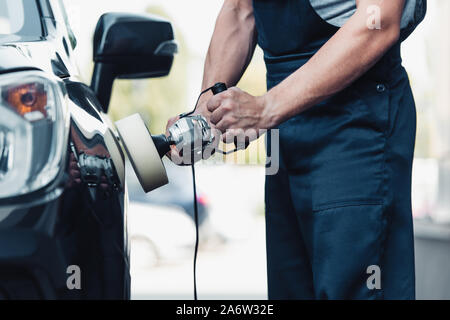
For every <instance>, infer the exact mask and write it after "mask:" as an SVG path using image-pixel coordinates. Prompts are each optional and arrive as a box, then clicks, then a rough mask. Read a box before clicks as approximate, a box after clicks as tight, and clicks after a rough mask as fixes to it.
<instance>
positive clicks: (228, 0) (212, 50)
mask: <svg viewBox="0 0 450 320" xmlns="http://www.w3.org/2000/svg"><path fill="white" fill-rule="evenodd" d="M255 47H256V28H255V18H254V16H253V4H252V0H225V1H224V4H223V6H222V9H221V10H220V13H219V15H218V17H217V20H216V26H215V28H214V33H213V35H212V38H211V42H210V45H209V49H208V53H207V56H206V62H205V67H204V71H203V83H202V91H203V90H205V89H206V88H209V87H211V86H213V85H214V84H215V83H217V82H225V83H226V84H227V86H228V87H232V86H235V85H236V84H237V83H238V81H239V80H240V78H241V77H242V75H243V74H244V71H245V69H247V66H248V64H249V63H250V60H251V59H252V56H253V53H254V51H255ZM211 96H212V93H211V92H207V93H205V94H203V95H202V96H201V97H200V100H199V103H198V106H197V110H196V112H195V113H196V114H202V115H203V116H205V117H206V118H207V119H209V116H210V112H209V111H208V109H207V108H206V103H207V102H208V100H209V99H210V98H211ZM178 119H179V117H178V116H176V117H173V118H171V119H169V121H168V122H167V126H166V134H168V132H167V129H168V128H169V127H170V126H172V125H173V124H174V123H175V122H176V121H177V120H178ZM217 143H218V141H217ZM169 156H170V157H171V158H172V159H175V158H177V157H178V152H177V150H176V148H175V146H172V150H171V152H170V153H169Z"/></svg>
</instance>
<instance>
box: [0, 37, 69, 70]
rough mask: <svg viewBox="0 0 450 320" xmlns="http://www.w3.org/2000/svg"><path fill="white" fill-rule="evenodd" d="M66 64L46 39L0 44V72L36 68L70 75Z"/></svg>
mask: <svg viewBox="0 0 450 320" xmlns="http://www.w3.org/2000/svg"><path fill="white" fill-rule="evenodd" d="M66 65H67V64H66V63H64V61H63V59H62V58H61V56H60V55H59V54H58V53H57V50H56V49H55V48H54V46H53V44H52V43H51V42H48V41H36V42H24V43H20V42H19V43H10V44H5V43H3V44H1V45H0V73H6V72H13V71H19V70H32V69H37V70H42V71H45V72H46V73H52V74H54V75H55V76H58V77H60V78H63V77H67V76H69V75H70V72H69V70H68V69H67V67H66Z"/></svg>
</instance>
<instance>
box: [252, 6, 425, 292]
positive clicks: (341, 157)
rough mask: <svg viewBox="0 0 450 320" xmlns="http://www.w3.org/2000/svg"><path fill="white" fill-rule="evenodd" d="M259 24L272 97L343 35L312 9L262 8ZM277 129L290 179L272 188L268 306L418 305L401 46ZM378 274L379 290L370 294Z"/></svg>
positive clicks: (407, 93)
mask: <svg viewBox="0 0 450 320" xmlns="http://www.w3.org/2000/svg"><path fill="white" fill-rule="evenodd" d="M254 14H255V19H256V27H257V31H258V43H259V45H260V46H261V48H262V49H263V50H264V56H265V62H266V66H267V86H268V88H269V89H270V88H271V87H273V86H275V85H277V84H278V83H279V82H281V81H282V80H283V79H285V78H286V77H288V76H289V75H290V74H291V73H293V72H295V71H296V70H297V69H298V68H300V67H301V66H302V65H303V64H305V63H306V62H307V61H308V59H309V58H311V56H312V55H314V53H315V52H317V51H318V50H319V48H320V47H321V46H322V45H323V44H324V43H325V42H326V41H327V40H328V39H329V38H330V37H331V36H333V34H334V33H335V32H336V31H337V30H338V29H337V28H336V27H334V26H332V25H330V24H328V23H327V22H326V21H324V20H322V19H321V18H320V17H319V16H318V15H317V14H316V12H315V11H314V9H313V8H312V7H311V5H310V2H309V0H254ZM329 72H330V73H332V72H335V70H329ZM278 129H279V130H280V131H279V133H280V170H279V172H278V173H277V174H276V175H272V176H267V178H266V224H267V226H266V228H267V267H268V287H269V298H270V299H414V297H415V285H414V244H413V227H412V215H411V170H412V160H413V150H414V143H415V129H416V111H415V104H414V99H413V96H412V93H411V89H410V85H409V81H408V77H407V74H406V71H405V70H404V68H403V67H402V65H401V57H400V43H398V44H397V45H395V46H394V47H393V48H392V49H391V50H390V51H389V52H388V53H387V54H386V55H385V56H384V58H382V59H381V60H380V61H379V62H378V63H377V64H376V66H375V67H373V68H372V69H371V70H370V71H369V72H367V74H365V75H364V76H363V77H361V78H360V79H359V80H357V81H356V82H355V83H354V84H353V85H351V86H350V87H349V88H347V89H345V90H343V91H342V92H340V93H339V94H336V95H335V96H333V97H332V98H329V99H327V100H326V101H324V102H322V103H320V104H319V105H316V106H314V107H312V108H310V109H309V110H307V111H306V112H303V113H301V114H300V115H298V116H295V117H293V118H291V119H289V120H288V121H286V122H284V123H283V124H281V125H280V126H279V127H278ZM270 140H271V139H267V141H268V146H267V149H268V152H269V153H270V150H271V145H270ZM269 155H270V154H269ZM270 156H274V155H270ZM371 266H377V267H379V270H380V273H379V276H380V278H379V279H381V288H380V289H377V288H373V286H372V287H370V286H368V285H367V282H368V281H367V280H368V279H369V277H370V276H371V275H373V274H375V273H376V271H373V270H374V269H373V267H371ZM368 268H369V269H368ZM372 280H373V278H372ZM375 281H376V280H375ZM370 283H372V284H373V283H374V282H373V281H370Z"/></svg>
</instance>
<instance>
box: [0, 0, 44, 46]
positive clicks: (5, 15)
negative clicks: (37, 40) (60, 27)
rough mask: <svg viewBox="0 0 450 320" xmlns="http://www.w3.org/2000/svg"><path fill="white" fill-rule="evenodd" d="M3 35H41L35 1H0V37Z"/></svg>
mask: <svg viewBox="0 0 450 320" xmlns="http://www.w3.org/2000/svg"><path fill="white" fill-rule="evenodd" d="M5 35H6V36H10V35H20V36H41V35H42V26H41V21H40V15H39V10H38V7H37V4H36V1H35V0H0V37H2V36H5Z"/></svg>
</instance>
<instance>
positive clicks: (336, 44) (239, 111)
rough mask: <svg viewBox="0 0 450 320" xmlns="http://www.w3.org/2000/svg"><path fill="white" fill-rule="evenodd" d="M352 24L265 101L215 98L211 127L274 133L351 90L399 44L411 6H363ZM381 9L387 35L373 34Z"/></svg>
mask: <svg viewBox="0 0 450 320" xmlns="http://www.w3.org/2000/svg"><path fill="white" fill-rule="evenodd" d="M356 2H357V10H356V12H355V14H354V15H353V16H352V17H351V18H350V19H349V20H348V21H347V23H346V24H345V25H344V26H343V27H342V28H340V29H339V31H338V32H337V33H336V34H335V35H334V36H333V37H332V38H331V39H330V40H329V41H328V42H327V43H326V44H325V45H324V46H323V47H322V48H321V49H320V50H319V51H318V52H317V53H316V54H315V55H314V56H313V57H312V58H311V59H310V61H308V62H307V63H306V64H305V65H304V66H303V67H301V68H300V69H298V70H297V71H296V72H294V73H293V74H292V75H290V76H289V77H288V78H286V79H285V80H284V81H283V82H281V83H280V84H279V85H277V86H276V87H274V88H272V90H270V91H269V92H268V93H266V94H265V95H264V96H261V97H253V96H251V95H249V94H247V93H245V92H243V91H242V90H240V89H237V88H230V89H229V90H228V91H226V92H224V93H221V94H219V95H217V96H214V97H212V98H211V99H210V100H209V102H208V110H209V111H210V112H212V115H211V122H212V123H213V124H216V126H217V128H218V129H219V130H221V131H222V132H224V131H225V130H227V129H233V128H240V129H244V130H247V129H268V128H272V127H274V126H276V125H278V124H279V123H281V122H283V121H285V120H287V119H289V118H290V117H292V116H294V115H296V114H299V113H301V112H303V111H304V110H306V109H308V108H310V107H312V106H314V105H316V104H317V103H319V102H321V101H323V100H325V99H326V98H328V97H330V96H332V95H334V94H335V93H337V92H339V91H341V90H343V89H345V88H346V87H347V86H349V85H350V84H351V83H352V82H353V81H355V80H356V79H358V78H359V77H360V76H362V75H363V74H364V73H365V72H367V71H368V70H369V69H370V68H371V67H372V66H373V65H374V64H375V63H376V62H377V61H378V60H379V59H380V58H381V57H382V56H383V55H384V54H385V53H386V52H387V50H388V49H389V48H390V47H391V46H392V45H393V44H395V43H396V42H397V41H398V39H399V35H400V21H401V15H402V12H403V9H404V4H405V0H394V1H391V0H389V1H384V0H357V1H356ZM371 5H377V6H379V8H380V9H381V29H379V30H377V29H373V30H372V29H369V28H368V26H367V21H368V19H369V14H368V12H367V8H368V7H369V6H371Z"/></svg>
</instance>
